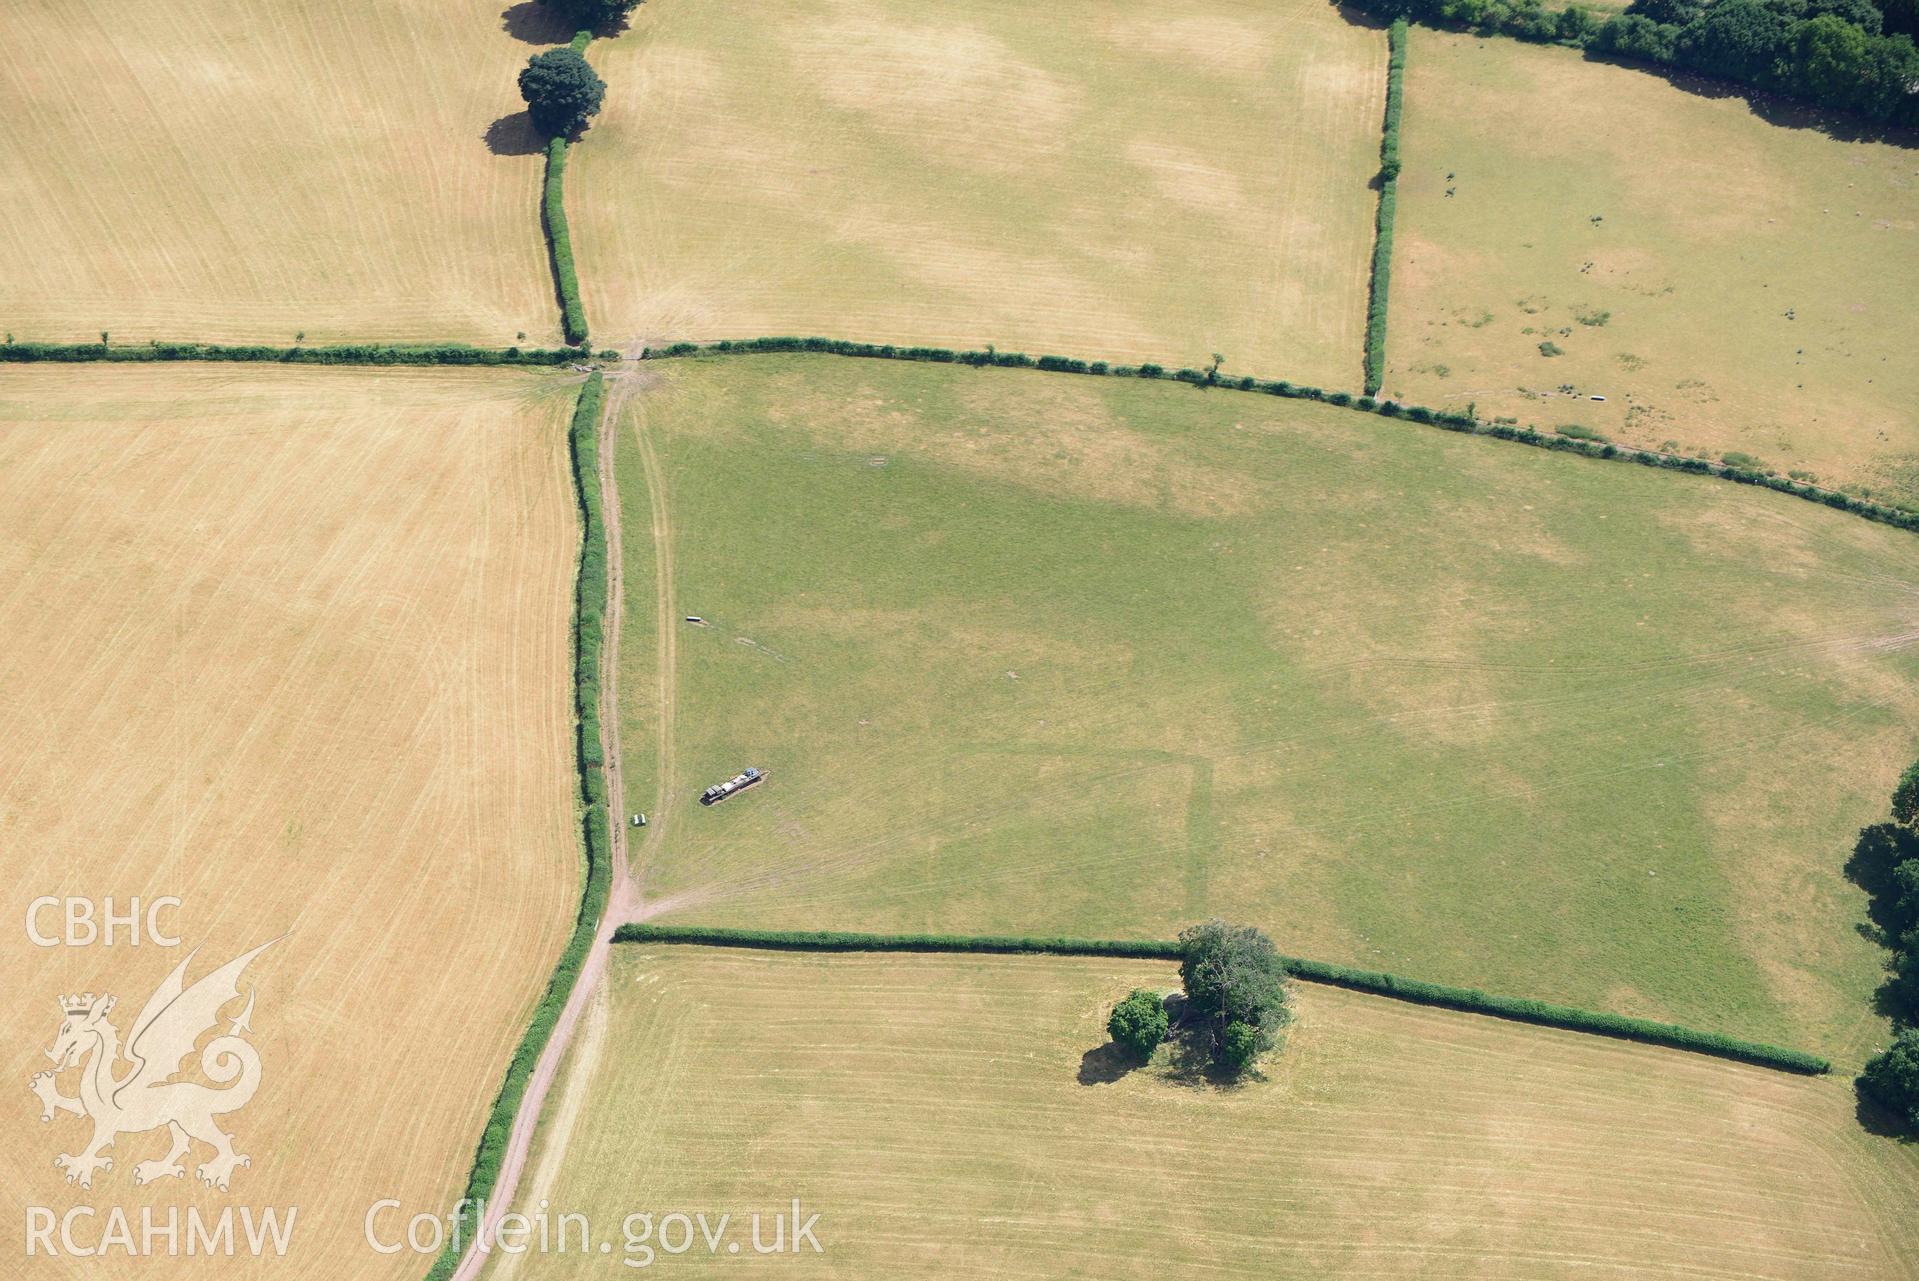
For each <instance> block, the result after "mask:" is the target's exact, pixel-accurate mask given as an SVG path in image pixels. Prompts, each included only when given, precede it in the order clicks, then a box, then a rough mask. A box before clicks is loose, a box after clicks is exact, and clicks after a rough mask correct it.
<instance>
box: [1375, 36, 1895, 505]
mask: <svg viewBox="0 0 1919 1281" xmlns="http://www.w3.org/2000/svg"><path fill="white" fill-rule="evenodd" d="M1774 114H1775V115H1776V116H1777V117H1778V118H1780V119H1781V120H1783V121H1785V122H1784V123H1773V122H1772V121H1769V120H1767V119H1764V118H1761V117H1760V116H1759V115H1757V114H1755V113H1754V110H1753V108H1752V107H1750V106H1749V105H1748V104H1747V102H1746V101H1745V99H1744V98H1742V97H1739V96H1736V95H1728V96H1723V97H1709V96H1701V95H1699V94H1695V93H1692V92H1688V91H1687V90H1685V89H1682V88H1680V87H1677V86H1675V85H1674V84H1672V83H1670V82H1668V81H1666V80H1664V79H1662V78H1660V77H1658V76H1653V75H1647V74H1644V73H1642V72H1638V71H1633V70H1628V69H1625V68H1620V67H1613V66H1607V65H1604V64H1601V63H1594V62H1587V61H1584V60H1583V59H1581V58H1580V57H1579V56H1578V55H1577V54H1574V53H1572V52H1570V51H1567V50H1561V49H1548V48H1541V47H1539V46H1535V45H1525V44H1520V43H1518V42H1516V41H1511V40H1478V39H1474V38H1472V37H1470V36H1463V35H1449V34H1446V33H1442V32H1438V31H1430V30H1425V29H1421V30H1418V31H1415V32H1414V33H1413V38H1412V43H1411V47H1410V53H1409V57H1408V60H1407V66H1406V114H1405V123H1404V130H1403V148H1402V154H1403V156H1404V158H1405V171H1404V173H1403V175H1402V177H1401V179H1400V184H1399V189H1400V200H1399V218H1398V234H1397V240H1396V243H1395V249H1394V262H1393V285H1392V323H1391V327H1390V330H1389V335H1388V340H1387V342H1388V346H1387V372H1386V387H1385V390H1386V393H1387V394H1389V395H1395V396H1404V397H1407V398H1409V399H1411V400H1415V401H1419V402H1422V403H1425V404H1430V405H1434V406H1443V407H1446V408H1460V407H1463V406H1464V405H1466V404H1467V403H1469V402H1470V403H1474V404H1477V405H1478V407H1479V413H1480V415H1481V416H1482V417H1487V418H1491V417H1495V416H1498V415H1511V416H1514V417H1517V418H1519V419H1520V420H1521V421H1524V422H1530V423H1536V424H1538V425H1540V426H1542V427H1545V428H1548V429H1550V428H1553V427H1557V426H1560V425H1563V424H1568V423H1571V424H1579V425H1582V426H1587V427H1591V428H1594V429H1597V430H1599V431H1601V432H1604V433H1605V434H1607V435H1609V436H1612V437H1614V438H1615V439H1618V440H1621V441H1627V442H1631V443H1633V444H1636V445H1649V446H1655V447H1657V446H1661V445H1667V447H1669V448H1670V447H1675V446H1676V447H1678V448H1680V449H1683V450H1686V451H1688V452H1696V453H1701V454H1706V455H1710V456H1712V457H1714V458H1718V457H1721V456H1723V455H1724V454H1726V453H1728V452H1731V453H1743V454H1748V455H1751V456H1752V457H1754V458H1756V459H1758V460H1760V461H1761V462H1762V463H1764V464H1766V465H1768V466H1770V467H1772V468H1774V469H1776V470H1778V471H1779V472H1781V473H1784V472H1787V471H1793V472H1795V473H1797V472H1810V473H1812V474H1813V475H1815V476H1817V477H1818V478H1819V479H1820V480H1822V481H1825V482H1827V483H1830V484H1847V485H1857V486H1864V487H1865V488H1866V489H1868V490H1870V491H1871V492H1872V493H1873V494H1875V495H1878V496H1881V497H1885V498H1889V499H1899V500H1904V501H1915V500H1919V412H1915V410H1914V406H1915V405H1919V361H1915V360H1913V358H1912V334H1913V328H1914V323H1915V320H1919V310H1915V306H1914V302H1913V299H1914V296H1915V294H1919V152H1915V151H1914V150H1913V149H1912V147H1911V146H1910V145H1908V146H1897V145H1889V144H1886V143H1880V142H1846V141H1840V140H1838V139H1835V138H1833V137H1830V136H1827V135H1826V134H1823V133H1820V132H1817V131H1815V130H1813V129H1811V128H1806V127H1799V125H1797V124H1795V123H1794V122H1793V118H1792V117H1791V116H1790V115H1789V112H1788V111H1787V109H1785V108H1775V109H1774ZM1543 344H1551V345H1552V346H1553V347H1556V348H1558V349H1559V351H1560V354H1559V355H1548V354H1545V353H1544V352H1543V351H1542V345H1543ZM1566 388H1569V389H1570V391H1565V390H1562V389H1566ZM1595 395H1597V396H1604V397H1605V398H1606V399H1605V400H1604V402H1603V403H1602V402H1596V401H1594V400H1592V399H1590V398H1591V397H1592V396H1595ZM1668 442H1670V444H1668Z"/></svg>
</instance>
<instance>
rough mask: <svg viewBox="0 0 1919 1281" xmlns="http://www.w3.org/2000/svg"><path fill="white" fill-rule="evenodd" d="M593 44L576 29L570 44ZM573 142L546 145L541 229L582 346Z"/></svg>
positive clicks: (573, 334)
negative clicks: (570, 181)
mask: <svg viewBox="0 0 1919 1281" xmlns="http://www.w3.org/2000/svg"><path fill="white" fill-rule="evenodd" d="M592 43H593V33H592V32H591V31H576V32H574V33H573V39H572V41H571V42H569V45H568V47H569V48H571V49H572V50H573V52H574V53H577V54H579V55H581V56H582V57H584V56H585V55H586V47H587V46H588V45H590V44H592ZM570 145H571V144H570V143H569V142H568V141H567V139H565V138H564V137H560V138H550V139H548V140H547V144H546V178H545V180H544V183H543V185H542V187H541V191H540V230H541V231H542V232H543V233H544V234H545V235H546V253H547V259H548V261H550V262H551V263H552V264H553V291H554V293H555V294H556V295H557V296H558V297H559V301H560V327H561V328H562V329H563V330H564V331H565V333H566V340H567V341H568V342H570V343H572V344H573V345H574V346H576V347H577V346H579V345H581V344H583V343H585V342H586V340H587V328H586V307H585V305H584V304H583V303H581V301H580V277H579V273H578V272H577V271H576V270H575V269H574V266H573V233H572V232H571V231H570V230H568V228H567V223H566V155H567V148H568V147H569V146H570Z"/></svg>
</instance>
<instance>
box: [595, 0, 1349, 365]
mask: <svg viewBox="0 0 1919 1281" xmlns="http://www.w3.org/2000/svg"><path fill="white" fill-rule="evenodd" d="M590 56H591V59H592V61H593V63H594V66H595V67H596V68H597V69H598V70H599V72H600V74H601V75H602V76H604V77H605V79H606V81H607V86H608V88H607V99H606V107H605V110H604V111H603V112H602V114H601V115H600V116H599V118H598V119H597V120H596V121H595V122H594V124H593V127H592V128H591V129H590V130H589V131H588V132H587V135H586V137H585V139H584V140H583V142H582V143H581V145H580V146H579V147H578V148H577V149H576V151H575V152H574V154H573V157H572V160H571V168H570V171H569V173H568V207H569V209H570V210H571V212H572V219H571V221H572V227H573V238H574V244H575V247H576V248H577V250H578V254H579V265H580V272H581V275H582V277H583V279H582V285H583V288H584V291H585V295H586V306H587V310H588V313H589V318H590V320H591V322H592V325H593V330H594V333H595V335H596V341H597V342H600V343H606V344H611V345H615V346H619V347H621V348H631V347H633V346H636V345H638V344H642V343H651V344H654V345H660V344H663V343H667V342H671V341H675V340H678V339H712V338H738V337H750V336H754V335H759V334H780V333H820V334H826V335H829V336H832V337H841V338H857V339H863V340H868V341H874V342H902V343H933V344H938V345H947V346H958V347H983V346H985V345H986V344H988V343H997V344H999V346H1000V347H1002V348H1004V349H1008V350H1011V349H1015V348H1022V347H1023V348H1026V349H1028V350H1031V351H1033V352H1034V353H1036V354H1037V353H1039V352H1042V351H1057V352H1061V353H1064V354H1067V355H1073V356H1081V357H1085V358H1089V359H1098V358H1105V359H1111V360H1124V361H1130V362H1135V363H1137V362H1139V361H1158V362H1161V363H1165V364H1168V365H1172V366H1178V365H1182V364H1185V365H1194V366H1198V365H1203V364H1206V363H1207V362H1209V361H1210V360H1211V358H1212V355H1213V353H1215V352H1217V353H1220V354H1221V355H1223V356H1225V357H1226V360H1227V363H1228V365H1229V367H1232V368H1236V369H1239V370H1245V371H1251V370H1258V371H1262V372H1267V371H1270V372H1271V373H1272V374H1273V375H1274V376H1276V377H1285V378H1292V379H1295V380H1298V381H1301V382H1309V383H1321V384H1324V385H1326V386H1332V387H1349V388H1352V387H1357V386H1358V384H1359V380H1360V355H1361V350H1362V346H1363V342H1364V330H1365V314H1366V275H1367V257H1368V252H1369V248H1370V246H1371V244H1372V230H1373V207H1374V194H1373V192H1372V191H1371V190H1370V189H1369V188H1368V186H1367V183H1368V182H1369V181H1370V180H1371V179H1372V177H1373V175H1374V173H1375V172H1376V171H1377V169H1378V167H1379V155H1378V151H1379V131H1380V111H1381V105H1380V104H1381V101H1382V95H1383V94H1384V92H1385V74H1386V39H1385V33H1384V32H1382V31H1379V30H1375V29H1371V28H1369V27H1365V26H1359V25H1355V24H1354V23H1352V22H1349V21H1348V20H1347V19H1345V18H1343V17H1342V16H1340V13H1339V12H1338V10H1336V9H1334V8H1332V7H1330V6H1328V5H1326V4H1324V3H1322V2H1321V0H1193V2H1191V3H1187V4H1183V5H1180V6H1178V7H1177V8H1176V9H1172V10H1169V9H1168V8H1166V7H1165V6H1163V5H1155V4H1149V3H1145V2H1144V0H1060V2H1059V3H1054V4H1048V5H1043V6H1035V5H1032V4H1028V3H1024V2H1023V0H958V2H957V3H949V4H940V5H928V4H924V3H919V2H918V0H761V2H760V3H756V4H750V5H748V4H713V3H709V2H708V0H648V3H647V4H645V5H643V6H641V7H640V8H639V9H638V10H636V11H635V12H634V14H633V20H632V26H631V28H630V30H628V31H627V32H626V33H625V34H624V35H622V36H620V37H619V38H618V39H615V40H602V41H598V42H596V43H595V44H594V45H593V48H592V51H591V55H590Z"/></svg>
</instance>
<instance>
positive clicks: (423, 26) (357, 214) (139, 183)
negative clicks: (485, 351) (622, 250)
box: [0, 0, 559, 345]
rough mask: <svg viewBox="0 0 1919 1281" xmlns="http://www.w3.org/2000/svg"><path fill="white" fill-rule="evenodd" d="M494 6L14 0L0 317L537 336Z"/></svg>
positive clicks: (76, 325) (525, 47)
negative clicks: (5, 228) (524, 333)
mask: <svg viewBox="0 0 1919 1281" xmlns="http://www.w3.org/2000/svg"><path fill="white" fill-rule="evenodd" d="M519 7H520V8H530V6H527V5H522V6H519ZM502 8H503V5H502V4H501V2H500V0H452V2H451V3H449V2H448V0H396V2H395V3H385V4H375V3H371V2H370V0H313V2H312V3H301V4H272V5H234V4H221V3H218V0H160V2H159V3H154V4H118V3H111V2H109V0H59V2H58V3H55V2H54V0H11V2H10V3H9V4H8V5H7V6H6V19H5V24H4V25H5V32H6V36H7V45H8V49H9V56H8V57H7V59H6V63H5V65H4V66H0V114H4V116H5V118H6V121H7V128H6V130H5V131H4V136H0V203H4V205H5V208H6V219H7V231H6V235H4V236H0V329H6V330H9V331H11V332H13V333H14V334H16V335H17V336H18V337H19V338H21V339H23V340H25V339H40V340H50V341H51V340H58V341H73V340H80V339H84V340H87V341H93V340H95V339H97V337H98V335H99V332H100V331H101V330H107V331H109V332H110V333H111V334H112V335H113V337H114V338H115V340H121V339H127V340H135V341H145V340H146V339H148V338H153V337H160V338H179V339H194V340H200V341H229V340H256V341H271V342H276V343H286V342H291V341H292V340H293V338H294V335H295V334H296V333H299V332H301V331H305V333H306V335H307V338H308V340H309V341H313V342H319V341H324V340H330V339H340V338H382V339H402V340H428V339H431V340H448V339H458V340H468V341H473V342H482V343H488V344H499V345H504V344H508V343H511V342H513V341H514V335H515V334H516V333H518V332H520V331H522V330H524V331H525V332H526V334H527V338H528V341H539V342H545V341H549V340H554V341H557V339H558V328H559V318H558V314H557V310H556V305H555V303H554V301H553V288H552V283H551V275H550V273H549V271H548V268H547V263H546V249H545V246H544V244H543V242H542V241H541V238H540V224H539V187H540V173H541V167H542V164H543V163H544V162H543V160H542V158H541V156H540V155H539V154H536V153H535V152H534V151H533V142H534V140H533V139H532V138H531V137H530V136H529V135H528V132H527V130H526V128H525V126H524V113H523V112H522V111H521V103H520V98H519V93H518V91H517V90H516V88H515V87H514V77H515V75H516V74H517V70H518V68H519V67H520V66H521V65H523V64H524V63H525V60H526V57H527V55H528V54H529V53H531V52H532V51H533V50H534V49H535V48H536V47H537V46H535V45H532V44H529V43H526V42H525V41H523V40H521V39H518V38H516V37H515V36H514V35H513V34H511V33H510V32H509V31H508V30H506V29H505V24H503V22H502V19H501V10H502ZM514 25H515V28H516V29H524V24H520V23H516V24H514ZM502 120H503V121H504V123H502V124H500V125H499V126H497V127H494V122H496V121H502ZM489 139H491V145H490V144H489Z"/></svg>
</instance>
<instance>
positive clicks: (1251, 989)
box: [1179, 921, 1292, 1071]
mask: <svg viewBox="0 0 1919 1281" xmlns="http://www.w3.org/2000/svg"><path fill="white" fill-rule="evenodd" d="M1179 942H1180V951H1181V960H1180V963H1179V976H1180V979H1181V981H1182V982H1183V983H1184V984H1185V986H1186V1002H1187V1009H1188V1011H1189V1016H1190V1017H1191V1018H1193V1019H1194V1020H1195V1021H1196V1023H1197V1025H1198V1027H1199V1028H1201V1029H1202V1030H1203V1032H1204V1034H1205V1035H1206V1036H1207V1038H1208V1040H1209V1043H1210V1048H1211V1051H1212V1054H1213V1058H1214V1060H1215V1061H1217V1062H1219V1063H1221V1064H1222V1065H1224V1066H1227V1067H1230V1068H1232V1069H1233V1070H1235V1071H1241V1070H1244V1069H1245V1067H1246V1066H1247V1065H1249V1064H1250V1063H1251V1062H1252V1060H1253V1058H1254V1057H1256V1056H1258V1055H1259V1054H1261V1053H1263V1052H1264V1051H1266V1050H1270V1049H1271V1048H1272V1047H1273V1043H1274V1041H1275V1039H1276V1038H1277V1036H1278V1034H1279V1030H1280V1029H1281V1028H1283V1027H1285V1026H1286V1024H1287V1022H1288V1021H1289V1020H1290V1019H1291V1018H1292V1011H1291V1010H1290V1009H1288V1008H1287V1004H1286V999H1287V998H1286V967H1285V965H1284V964H1283V963H1282V962H1281V961H1280V958H1279V950H1278V949H1277V948H1275V947H1274V946H1273V941H1272V940H1271V939H1269V938H1267V937H1266V936H1265V935H1264V934H1262V933H1260V932H1259V931H1258V930H1256V929H1254V928H1253V927H1252V926H1250V925H1228V924H1226V923H1225V922H1224V921H1208V922H1206V923H1205V924H1204V925H1195V926H1192V927H1191V928H1189V929H1186V930H1182V931H1181V932H1180V936H1179ZM1236 1023H1237V1024H1242V1025H1244V1026H1245V1027H1246V1028H1247V1029H1248V1032H1249V1033H1250V1035H1251V1037H1252V1048H1251V1051H1250V1053H1241V1052H1243V1051H1244V1049H1245V1034H1235V1036H1234V1037H1233V1038H1232V1044H1231V1045H1230V1046H1229V1044H1228V1036H1227V1033H1228V1031H1229V1030H1230V1029H1231V1028H1232V1026H1233V1025H1234V1024H1236ZM1229 1049H1232V1050H1233V1051H1234V1052H1235V1053H1236V1054H1239V1055H1240V1057H1239V1059H1238V1061H1237V1062H1235V1061H1232V1060H1231V1059H1229V1058H1228V1050H1229Z"/></svg>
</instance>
